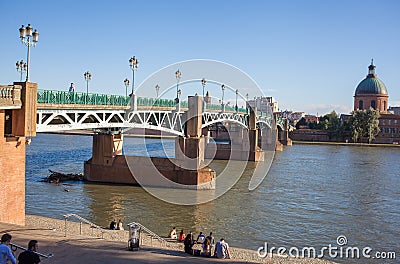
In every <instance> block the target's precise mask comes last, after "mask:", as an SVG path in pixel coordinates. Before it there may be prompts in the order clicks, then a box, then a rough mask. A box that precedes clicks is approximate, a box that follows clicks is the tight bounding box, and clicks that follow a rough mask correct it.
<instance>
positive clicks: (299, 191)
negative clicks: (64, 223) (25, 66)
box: [26, 134, 400, 263]
mask: <svg viewBox="0 0 400 264" xmlns="http://www.w3.org/2000/svg"><path fill="white" fill-rule="evenodd" d="M145 145H146V147H147V150H146V148H145ZM145 145H144V144H143V142H142V141H141V140H140V139H138V138H126V137H125V138H124V152H125V154H127V155H147V154H146V153H147V152H148V153H150V155H152V156H165V155H166V154H164V152H163V151H160V147H161V146H162V145H161V143H160V140H158V139H148V140H146V144H145ZM163 146H164V149H165V150H166V153H167V155H168V156H173V151H174V141H173V140H166V141H164V144H163ZM91 147H92V137H91V136H79V135H56V134H38V135H37V137H35V138H33V140H32V143H31V145H30V146H28V147H27V162H26V164H27V165H26V212H27V214H36V215H42V216H47V217H53V218H59V219H62V215H63V214H66V213H76V214H78V215H80V216H82V217H84V218H87V219H88V220H90V221H92V222H94V223H96V224H98V225H101V226H108V224H109V222H110V221H111V220H112V219H116V220H118V219H122V220H123V222H124V223H129V222H132V221H137V222H140V223H142V224H143V225H145V226H146V227H148V228H149V229H150V230H152V231H154V232H156V233H157V234H160V235H166V234H167V233H168V231H169V229H170V228H171V227H173V226H176V227H177V229H178V231H179V230H180V229H184V230H185V232H188V231H192V232H193V233H195V234H197V233H198V232H199V231H203V233H206V234H208V233H209V232H210V231H212V232H213V233H214V235H215V237H216V238H220V237H224V238H225V239H226V240H227V242H228V243H229V244H230V245H231V246H236V247H242V248H248V249H255V250H256V249H257V248H259V247H261V246H264V243H265V242H267V243H268V246H270V247H272V246H273V247H285V248H287V249H289V248H290V247H297V248H299V249H301V248H303V247H315V248H316V249H317V250H318V249H321V248H322V247H324V246H326V247H327V246H329V244H331V245H332V246H338V244H337V241H336V239H337V237H338V236H340V235H342V236H345V237H346V239H347V244H346V245H344V246H351V247H359V248H360V249H362V248H364V247H371V248H372V251H371V252H376V251H385V252H386V251H390V252H391V251H398V250H399V248H400V224H399V223H400V199H399V198H400V177H399V176H400V159H399V157H400V155H399V154H400V152H399V150H400V149H399V148H384V147H349V146H331V145H293V146H291V147H285V149H284V151H283V152H277V153H276V154H275V158H274V162H273V164H272V166H271V169H270V171H269V173H268V175H267V177H266V178H265V179H264V181H263V182H262V184H261V185H260V186H259V187H258V188H257V189H255V190H254V191H249V190H248V184H249V180H250V177H251V174H252V171H253V169H254V165H253V164H252V163H250V164H249V165H248V166H247V167H246V170H245V172H244V173H243V175H242V177H241V178H240V180H239V181H238V182H237V183H236V184H235V185H234V186H233V188H232V189H230V190H229V191H228V192H227V193H225V194H224V195H222V196H221V197H219V198H218V199H216V200H213V201H211V202H208V203H205V204H200V205H191V206H188V205H175V204H169V203H167V202H164V201H161V200H159V199H157V198H155V197H153V196H152V195H150V194H148V193H147V192H146V191H145V190H144V189H142V188H140V187H136V186H124V185H105V184H87V183H72V185H71V186H56V185H54V184H48V183H44V182H41V179H42V178H43V177H46V176H48V175H49V172H48V169H51V170H54V171H60V172H64V173H78V172H82V171H83V162H84V160H87V159H89V158H90V157H91V151H92V150H91ZM225 165H226V161H214V162H213V163H212V164H211V167H213V168H214V169H215V170H216V171H217V172H219V171H221V170H222V169H223V168H224V166H225ZM64 188H68V189H69V190H70V191H69V192H65V191H64ZM198 195H202V194H201V191H198ZM286 253H287V252H286ZM396 253H397V254H399V252H396ZM371 254H372V253H371ZM399 257H400V256H398V258H399ZM334 261H338V262H343V263H352V262H357V263H366V262H367V260H366V259H361V260H358V261H357V260H354V259H349V258H340V259H337V258H335V259H334Z"/></svg>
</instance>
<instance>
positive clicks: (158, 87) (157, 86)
mask: <svg viewBox="0 0 400 264" xmlns="http://www.w3.org/2000/svg"><path fill="white" fill-rule="evenodd" d="M155 88H156V98H157V99H158V92H159V91H160V85H158V84H157V85H156V87H155Z"/></svg>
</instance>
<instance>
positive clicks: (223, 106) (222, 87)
mask: <svg viewBox="0 0 400 264" xmlns="http://www.w3.org/2000/svg"><path fill="white" fill-rule="evenodd" d="M221 89H222V100H221V102H222V103H221V110H222V112H224V111H225V105H224V93H225V84H223V85H221Z"/></svg>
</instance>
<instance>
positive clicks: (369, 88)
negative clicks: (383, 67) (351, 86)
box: [356, 60, 388, 95]
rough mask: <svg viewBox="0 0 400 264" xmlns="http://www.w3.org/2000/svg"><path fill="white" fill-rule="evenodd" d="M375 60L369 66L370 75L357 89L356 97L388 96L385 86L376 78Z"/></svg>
mask: <svg viewBox="0 0 400 264" xmlns="http://www.w3.org/2000/svg"><path fill="white" fill-rule="evenodd" d="M375 68H376V66H375V65H374V60H372V61H371V65H369V66H368V75H367V77H366V78H365V79H364V80H362V81H361V82H360V83H359V84H358V86H357V88H356V95H359V94H388V92H387V90H386V86H385V84H384V83H383V82H382V81H381V80H379V79H378V77H376V74H375Z"/></svg>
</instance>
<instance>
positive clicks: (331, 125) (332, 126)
mask: <svg viewBox="0 0 400 264" xmlns="http://www.w3.org/2000/svg"><path fill="white" fill-rule="evenodd" d="M326 116H327V119H328V124H327V129H328V130H329V131H337V130H338V129H339V126H340V119H339V117H338V115H337V113H336V112H335V111H332V112H331V113H330V114H327V115H326Z"/></svg>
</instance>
